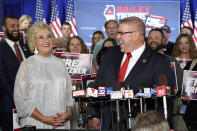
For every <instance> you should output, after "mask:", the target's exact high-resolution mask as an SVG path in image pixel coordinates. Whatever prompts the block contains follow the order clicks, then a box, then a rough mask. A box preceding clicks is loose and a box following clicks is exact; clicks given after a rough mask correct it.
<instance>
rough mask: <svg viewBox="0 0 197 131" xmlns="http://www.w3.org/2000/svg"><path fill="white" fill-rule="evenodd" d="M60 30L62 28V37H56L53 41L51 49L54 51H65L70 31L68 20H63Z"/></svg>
mask: <svg viewBox="0 0 197 131" xmlns="http://www.w3.org/2000/svg"><path fill="white" fill-rule="evenodd" d="M61 30H62V34H63V37H62V38H56V39H55V41H54V46H55V47H54V48H53V49H55V52H56V51H65V48H66V45H67V41H68V39H69V38H70V36H71V33H72V27H71V25H70V23H68V22H65V23H63V24H62V27H61Z"/></svg>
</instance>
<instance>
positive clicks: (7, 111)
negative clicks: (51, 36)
mask: <svg viewBox="0 0 197 131" xmlns="http://www.w3.org/2000/svg"><path fill="white" fill-rule="evenodd" d="M2 30H3V31H4V33H5V36H4V38H2V40H1V43H0V126H1V127H2V131H12V130H13V119H12V109H14V108H15V105H14V100H13V91H14V82H15V77H16V73H17V71H18V68H19V65H20V63H21V62H22V61H23V60H24V59H25V58H27V57H28V56H30V55H31V53H30V52H29V49H28V47H27V46H26V45H25V44H24V43H23V42H20V41H19V38H20V33H19V20H18V18H17V17H16V16H13V15H9V16H6V17H5V18H4V19H3V20H2Z"/></svg>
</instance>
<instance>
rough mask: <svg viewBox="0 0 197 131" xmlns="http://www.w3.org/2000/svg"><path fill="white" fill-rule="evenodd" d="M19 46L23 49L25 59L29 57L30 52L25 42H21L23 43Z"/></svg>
mask: <svg viewBox="0 0 197 131" xmlns="http://www.w3.org/2000/svg"><path fill="white" fill-rule="evenodd" d="M19 44H20V46H21V48H22V51H23V53H24V55H25V58H27V57H29V50H28V48H27V46H26V45H25V44H23V42H21V41H20V42H19Z"/></svg>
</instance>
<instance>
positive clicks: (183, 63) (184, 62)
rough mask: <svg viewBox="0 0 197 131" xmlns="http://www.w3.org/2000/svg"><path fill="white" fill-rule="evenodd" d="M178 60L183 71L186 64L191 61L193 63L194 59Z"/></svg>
mask: <svg viewBox="0 0 197 131" xmlns="http://www.w3.org/2000/svg"><path fill="white" fill-rule="evenodd" d="M176 60H177V61H178V62H179V64H180V66H181V68H182V69H183V68H184V67H185V66H186V64H187V63H188V62H190V61H192V60H193V59H181V58H176Z"/></svg>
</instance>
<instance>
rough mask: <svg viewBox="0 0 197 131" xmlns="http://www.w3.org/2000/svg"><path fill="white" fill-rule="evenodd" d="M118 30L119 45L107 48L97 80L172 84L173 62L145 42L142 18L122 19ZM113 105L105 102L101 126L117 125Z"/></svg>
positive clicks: (151, 106)
mask: <svg viewBox="0 0 197 131" xmlns="http://www.w3.org/2000/svg"><path fill="white" fill-rule="evenodd" d="M117 33H118V35H117V37H116V39H117V40H118V41H119V42H120V46H117V47H113V48H110V49H108V50H107V52H106V53H105V56H104V58H103V61H102V63H101V65H100V67H99V71H98V74H97V77H96V81H99V80H104V81H106V82H109V81H114V82H118V83H122V82H124V83H127V84H129V85H130V86H131V87H133V88H137V89H138V88H139V87H153V86H154V85H163V84H164V85H167V86H169V87H173V82H172V81H171V80H172V74H173V73H172V71H171V69H170V61H169V60H168V59H166V57H165V56H163V55H160V54H158V53H157V52H154V51H152V50H151V48H150V47H149V46H147V45H146V44H145V42H144V40H145V25H144V22H143V21H142V20H141V19H140V18H138V17H128V18H125V19H122V20H120V22H119V27H118V32H117ZM110 105H111V104H109V103H108V102H106V104H105V105H104V113H103V114H101V115H102V116H103V119H102V125H101V127H102V129H112V128H113V127H115V126H114V125H112V115H111V113H110V112H111V106H110ZM147 108H148V109H150V110H151V109H152V110H154V101H153V100H147ZM138 109H139V108H138ZM138 111H139V110H138ZM169 115H171V114H169ZM169 115H168V116H169Z"/></svg>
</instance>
